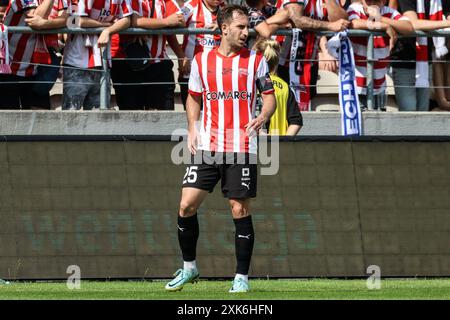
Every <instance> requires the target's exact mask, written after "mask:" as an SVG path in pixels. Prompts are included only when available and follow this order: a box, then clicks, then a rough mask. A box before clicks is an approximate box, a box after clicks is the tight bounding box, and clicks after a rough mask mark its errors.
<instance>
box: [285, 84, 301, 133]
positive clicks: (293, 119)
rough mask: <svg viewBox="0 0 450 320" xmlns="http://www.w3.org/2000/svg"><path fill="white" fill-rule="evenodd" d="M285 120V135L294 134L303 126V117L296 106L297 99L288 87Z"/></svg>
mask: <svg viewBox="0 0 450 320" xmlns="http://www.w3.org/2000/svg"><path fill="white" fill-rule="evenodd" d="M286 116H287V122H288V128H287V131H286V135H287V136H295V135H297V134H298V132H299V131H300V129H301V128H302V126H303V117H302V114H301V113H300V109H299V108H298V104H297V101H296V100H295V96H294V93H293V92H292V90H291V89H289V95H288V101H287V115H286Z"/></svg>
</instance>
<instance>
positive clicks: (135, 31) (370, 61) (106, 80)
mask: <svg viewBox="0 0 450 320" xmlns="http://www.w3.org/2000/svg"><path fill="white" fill-rule="evenodd" d="M103 29H104V28H61V29H52V30H39V31H36V30H34V29H32V28H30V27H8V32H9V33H39V34H58V33H61V34H100V33H101V32H102V31H103ZM119 34H130V35H160V34H165V35H177V34H220V31H219V30H214V31H213V30H211V29H191V28H163V29H141V28H128V29H126V30H123V31H121V32H119ZM249 34H250V35H257V33H256V31H255V30H254V29H251V30H250V31H249ZM316 34H317V35H318V36H334V35H335V33H334V32H331V31H318V32H316ZM275 35H285V36H292V30H291V29H283V30H278V31H276V32H275ZM348 35H349V36H355V37H368V45H367V107H368V109H369V110H373V92H374V70H375V69H374V66H375V62H376V61H377V60H376V59H374V37H375V36H386V34H385V33H384V32H380V31H366V30H348ZM436 36H440V37H450V30H448V29H443V30H436V31H430V32H423V31H416V32H414V33H412V34H410V35H407V36H404V35H400V34H399V35H398V37H399V38H411V37H436ZM109 51H110V43H108V46H107V47H106V50H103V52H102V63H103V73H102V78H101V81H100V85H101V87H100V109H108V108H109V103H110V99H109V97H107V92H108V86H109V85H110V79H111V77H110V70H109V68H108V52H109Z"/></svg>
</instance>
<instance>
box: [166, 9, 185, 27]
mask: <svg viewBox="0 0 450 320" xmlns="http://www.w3.org/2000/svg"><path fill="white" fill-rule="evenodd" d="M164 20H165V22H166V26H167V27H182V26H184V17H183V14H182V13H181V12H180V13H174V14H171V15H170V16H168V17H167V18H165V19H164Z"/></svg>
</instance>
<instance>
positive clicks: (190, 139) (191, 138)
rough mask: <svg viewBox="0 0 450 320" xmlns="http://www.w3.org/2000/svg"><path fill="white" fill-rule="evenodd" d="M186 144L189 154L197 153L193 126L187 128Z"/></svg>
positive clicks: (195, 134) (195, 132)
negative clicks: (189, 128)
mask: <svg viewBox="0 0 450 320" xmlns="http://www.w3.org/2000/svg"><path fill="white" fill-rule="evenodd" d="M187 144H188V149H189V152H190V153H191V154H196V153H197V130H196V129H195V128H194V129H191V130H189V133H188V141H187Z"/></svg>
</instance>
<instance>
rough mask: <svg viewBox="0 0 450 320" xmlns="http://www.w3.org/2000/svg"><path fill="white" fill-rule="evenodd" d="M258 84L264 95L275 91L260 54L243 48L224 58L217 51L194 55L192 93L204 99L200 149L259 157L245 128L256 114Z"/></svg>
mask: <svg viewBox="0 0 450 320" xmlns="http://www.w3.org/2000/svg"><path fill="white" fill-rule="evenodd" d="M257 83H258V90H259V91H260V92H261V93H264V94H269V93H272V92H274V90H273V86H272V82H271V80H270V76H269V67H268V65H267V62H266V60H265V58H264V57H263V55H262V54H261V53H256V52H255V51H250V50H248V49H247V48H242V49H241V50H240V51H239V52H238V53H236V54H234V55H232V56H230V57H225V56H223V55H222V54H220V53H219V51H218V48H216V49H212V50H205V51H202V52H199V53H198V54H196V55H195V57H194V59H193V61H192V66H191V74H190V77H189V93H190V94H191V95H197V96H199V95H202V96H203V114H202V119H201V125H200V135H199V139H198V149H199V150H205V151H216V152H236V153H237V152H239V153H253V154H256V152H257V143H256V141H257V140H256V136H255V135H252V136H251V137H249V136H248V134H247V133H246V132H245V127H244V126H245V125H246V124H247V123H249V122H250V120H251V119H253V117H254V115H255V102H256V88H257Z"/></svg>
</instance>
